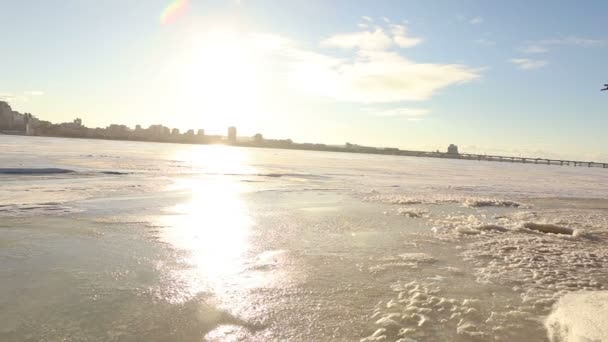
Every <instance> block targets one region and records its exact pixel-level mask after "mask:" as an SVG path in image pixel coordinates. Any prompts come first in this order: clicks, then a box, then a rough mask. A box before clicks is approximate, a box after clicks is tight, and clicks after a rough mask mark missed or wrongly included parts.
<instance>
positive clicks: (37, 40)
mask: <svg viewBox="0 0 608 342" xmlns="http://www.w3.org/2000/svg"><path fill="white" fill-rule="evenodd" d="M181 1H182V2H180V1H165V0H149V1H120V0H115V1H114V0H107V1H92V0H91V1H88V0H71V1H69V0H65V1H42V0H39V1H32V0H23V1H10V0H6V1H5V0H0V6H1V8H2V11H1V12H0V41H2V43H3V49H2V53H0V75H1V77H0V97H2V98H4V99H6V100H8V101H9V102H10V104H11V105H12V107H13V108H14V109H15V110H18V111H21V112H31V113H33V114H34V115H37V116H38V117H40V118H42V119H47V120H51V121H71V120H72V119H73V118H75V117H81V118H82V119H83V121H84V123H85V124H86V125H88V126H106V125H108V124H110V123H123V124H127V125H131V126H133V125H135V124H143V125H145V126H147V125H150V124H156V123H162V124H165V125H168V126H171V127H179V128H181V129H186V128H205V129H206V131H208V132H210V133H224V131H225V127H227V126H229V125H236V126H237V127H238V128H239V134H240V135H253V134H255V133H257V132H261V133H263V134H264V135H265V136H266V137H273V138H292V139H294V140H296V141H310V142H324V143H333V144H342V143H344V142H346V141H348V142H351V143H359V144H367V145H376V146H394V147H400V148H406V149H407V148H410V149H425V150H435V149H445V147H446V146H447V145H448V144H449V143H455V144H458V145H459V146H460V147H461V150H464V151H467V152H482V153H484V152H485V153H504V154H514V155H517V154H522V155H543V156H562V157H577V158H588V159H602V160H608V150H607V149H606V146H608V135H606V134H605V129H606V127H608V115H607V114H608V113H607V111H608V94H607V93H605V92H604V93H602V92H600V91H599V89H600V87H601V85H602V84H603V83H607V82H608V72H606V71H607V69H608V68H607V66H606V65H607V64H606V63H607V62H606V61H608V30H606V27H605V24H606V22H605V14H606V13H608V2H605V1H585V2H577V1H508V2H507V1H501V2H499V1H459V2H457V1H346V0H343V1H320V0H312V1H311V0H309V1H254V0H241V1H202V0H201V1H195V0H190V1H183V0H181ZM172 3H175V5H174V8H180V6H183V7H181V9H182V10H181V11H180V10H176V11H174V12H172V11H171V10H166V9H167V8H172V7H170V6H171V4H172ZM163 13H167V14H168V15H167V16H166V17H162V15H163Z"/></svg>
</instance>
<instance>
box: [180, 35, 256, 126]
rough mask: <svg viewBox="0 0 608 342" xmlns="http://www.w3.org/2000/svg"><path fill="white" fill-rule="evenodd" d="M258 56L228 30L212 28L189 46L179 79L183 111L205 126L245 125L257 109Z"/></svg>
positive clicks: (244, 41) (246, 43)
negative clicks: (184, 96) (199, 119)
mask: <svg viewBox="0 0 608 342" xmlns="http://www.w3.org/2000/svg"><path fill="white" fill-rule="evenodd" d="M259 60H260V56H259V55H258V54H257V53H256V51H255V49H254V48H253V47H252V46H251V44H249V42H248V41H247V39H246V38H245V37H243V36H242V35H240V34H239V33H238V32H237V31H235V30H232V29H230V28H219V27H218V28H214V29H211V30H209V31H207V32H205V33H203V34H201V35H200V36H199V37H197V38H195V41H194V42H193V43H192V46H191V51H189V56H188V57H187V62H186V63H184V70H182V71H181V73H180V77H179V81H178V82H179V84H180V93H181V94H185V95H186V101H185V103H184V105H185V106H186V108H184V109H185V110H186V111H188V112H190V113H192V114H193V115H196V118H201V116H202V119H203V120H202V121H201V123H202V124H204V125H205V126H206V127H209V126H211V127H216V128H217V127H224V126H226V125H231V124H237V123H238V124H242V123H243V122H247V121H248V118H250V117H251V116H252V115H253V114H255V112H256V110H257V108H258V102H259V100H258V99H259V97H260V94H259V82H260V81H261V78H262V77H261V75H260V72H259V69H260V68H259V64H260V63H259Z"/></svg>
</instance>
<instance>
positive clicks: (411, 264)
mask: <svg viewBox="0 0 608 342" xmlns="http://www.w3.org/2000/svg"><path fill="white" fill-rule="evenodd" d="M380 262H381V263H379V264H377V265H374V266H371V267H370V268H369V271H370V272H372V273H377V272H385V271H394V270H397V269H400V268H409V269H417V268H419V267H422V266H423V265H429V264H434V263H435V262H437V259H436V258H434V257H433V256H431V255H430V254H427V253H402V254H399V255H397V256H395V257H388V258H382V259H381V260H380Z"/></svg>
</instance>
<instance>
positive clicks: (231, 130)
mask: <svg viewBox="0 0 608 342" xmlns="http://www.w3.org/2000/svg"><path fill="white" fill-rule="evenodd" d="M228 143H230V144H234V143H236V127H234V126H230V127H228Z"/></svg>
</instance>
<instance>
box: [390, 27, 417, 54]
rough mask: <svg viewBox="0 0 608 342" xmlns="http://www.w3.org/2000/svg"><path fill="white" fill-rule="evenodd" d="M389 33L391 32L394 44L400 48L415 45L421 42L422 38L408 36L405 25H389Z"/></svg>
mask: <svg viewBox="0 0 608 342" xmlns="http://www.w3.org/2000/svg"><path fill="white" fill-rule="evenodd" d="M391 33H392V34H393V41H394V42H395V44H397V45H398V46H399V47H402V48H406V47H411V46H416V45H418V44H420V43H422V38H417V37H410V36H408V34H407V27H406V26H405V25H391Z"/></svg>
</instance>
